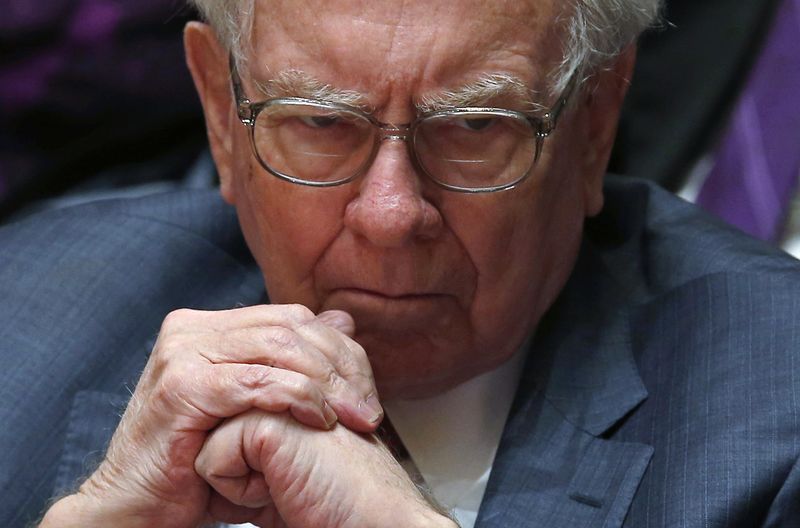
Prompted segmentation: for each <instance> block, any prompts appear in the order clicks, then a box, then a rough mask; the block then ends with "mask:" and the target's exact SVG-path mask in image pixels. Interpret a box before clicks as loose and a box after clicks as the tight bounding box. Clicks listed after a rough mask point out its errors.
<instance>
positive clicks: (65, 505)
mask: <svg viewBox="0 0 800 528" xmlns="http://www.w3.org/2000/svg"><path fill="white" fill-rule="evenodd" d="M107 526H114V527H118V528H138V527H140V526H142V527H144V526H146V523H144V522H136V519H135V517H131V516H129V515H127V514H126V513H125V512H123V511H118V510H115V509H114V508H113V507H109V506H108V505H107V504H105V503H103V502H102V501H97V500H93V499H91V498H90V497H87V496H85V495H84V494H82V493H80V492H78V493H76V494H74V495H68V496H66V497H64V498H62V499H59V500H58V502H56V503H55V504H53V506H51V507H50V509H49V510H47V513H46V514H45V516H44V519H43V520H42V522H41V524H40V525H39V528H79V527H83V528H101V527H107Z"/></svg>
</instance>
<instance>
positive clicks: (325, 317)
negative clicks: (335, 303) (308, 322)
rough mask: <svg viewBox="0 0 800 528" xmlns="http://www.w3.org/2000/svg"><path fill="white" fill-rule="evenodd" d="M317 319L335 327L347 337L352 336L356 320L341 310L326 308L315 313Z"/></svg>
mask: <svg viewBox="0 0 800 528" xmlns="http://www.w3.org/2000/svg"><path fill="white" fill-rule="evenodd" d="M317 320H319V321H322V322H323V323H325V324H326V325H328V326H330V327H332V328H335V329H336V330H338V331H340V332H341V333H343V334H345V335H346V336H348V337H353V336H354V335H355V333H356V322H355V321H354V320H353V317H352V316H351V315H350V314H349V313H347V312H344V311H342V310H328V311H326V312H322V313H320V314H319V315H317Z"/></svg>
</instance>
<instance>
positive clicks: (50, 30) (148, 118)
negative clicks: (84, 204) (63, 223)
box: [0, 0, 777, 222]
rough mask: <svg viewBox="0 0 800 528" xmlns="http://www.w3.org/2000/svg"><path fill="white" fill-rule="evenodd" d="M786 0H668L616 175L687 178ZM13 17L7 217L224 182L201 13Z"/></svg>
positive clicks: (6, 86) (132, 8) (78, 4)
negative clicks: (208, 122) (202, 51)
mask: <svg viewBox="0 0 800 528" xmlns="http://www.w3.org/2000/svg"><path fill="white" fill-rule="evenodd" d="M776 5H777V2H776V1H775V0H705V1H703V2H698V1H697V0H670V1H669V3H668V5H667V9H666V12H665V16H664V22H663V24H662V25H661V27H659V28H656V29H654V30H652V31H650V32H649V33H647V34H646V35H645V36H644V37H643V38H642V40H641V43H640V53H639V62H638V64H637V69H636V73H635V77H634V80H633V85H632V88H631V91H630V95H629V98H628V100H627V102H626V105H625V109H624V114H623V118H622V121H621V125H620V130H619V136H618V140H617V143H616V145H615V149H614V154H613V159H612V166H611V169H612V170H613V171H614V172H619V173H626V174H632V175H636V176H641V177H645V178H649V179H652V180H655V181H657V182H659V183H660V184H661V185H663V186H665V187H666V188H668V189H671V190H676V189H678V188H680V187H681V186H682V185H683V184H684V183H685V180H686V178H687V174H688V172H689V171H690V169H691V167H692V166H693V164H695V163H696V162H697V160H698V158H699V157H700V156H702V155H703V153H705V152H708V151H709V149H712V148H713V145H714V142H715V141H716V139H717V137H718V136H719V135H720V133H721V131H722V130H723V129H724V127H725V125H726V122H727V119H728V115H729V113H730V111H731V108H732V107H733V105H734V103H735V101H736V98H737V94H738V93H739V91H740V89H741V87H742V85H743V82H744V80H745V79H746V74H747V72H748V70H749V69H750V67H751V66H752V64H753V61H754V59H755V57H757V55H758V52H759V49H760V45H761V43H762V41H763V38H764V35H765V33H766V31H767V29H768V28H769V26H770V21H771V19H772V17H773V14H774V12H775V7H776ZM3 12H4V14H3V16H2V17H0V222H2V221H4V220H7V219H9V218H11V217H12V216H13V215H20V214H22V213H23V212H28V211H31V210H35V209H37V208H41V207H48V206H53V205H58V204H63V203H68V202H69V198H68V197H70V196H75V197H87V196H88V197H93V196H105V195H108V194H113V193H115V192H129V191H130V192H140V193H142V192H151V191H154V190H158V189H163V188H168V187H170V186H179V185H182V184H183V183H184V182H185V180H186V179H187V177H190V179H191V174H192V173H193V172H192V168H193V167H196V164H197V160H198V159H200V160H201V164H204V165H203V167H205V174H206V176H204V177H203V178H201V180H202V181H201V182H200V183H199V185H211V184H213V181H212V180H213V177H212V179H209V178H208V176H207V174H208V173H213V170H212V169H209V167H210V161H209V158H208V156H207V154H206V155H205V157H203V156H202V154H203V153H204V152H205V150H206V139H205V133H204V124H203V119H202V113H201V109H200V105H199V102H198V100H197V97H196V95H195V93H194V88H193V86H192V83H191V79H190V77H189V74H188V72H187V69H186V67H185V64H184V58H183V49H182V42H181V35H182V28H183V26H184V24H185V23H186V21H187V20H189V19H192V18H194V17H195V13H193V12H192V11H191V10H190V9H189V8H187V7H186V6H185V5H184V4H183V3H182V2H180V1H179V0H166V1H165V0H137V1H133V0H40V1H38V2H31V1H30V0H6V2H5V9H4V10H3ZM195 172H197V171H195ZM187 175H188V176H187ZM192 184H193V185H198V182H197V181H196V179H195V181H194V183H192ZM65 197H67V198H65Z"/></svg>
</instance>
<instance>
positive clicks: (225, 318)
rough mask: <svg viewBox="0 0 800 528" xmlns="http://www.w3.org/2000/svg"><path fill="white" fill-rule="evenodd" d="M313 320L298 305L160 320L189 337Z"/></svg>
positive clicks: (177, 314) (180, 313)
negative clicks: (205, 333) (188, 333)
mask: <svg viewBox="0 0 800 528" xmlns="http://www.w3.org/2000/svg"><path fill="white" fill-rule="evenodd" d="M315 318H316V315H315V314H314V312H312V311H311V310H310V309H309V308H307V307H305V306H303V305H301V304H258V305H254V306H244V307H241V308H232V309H230V310H190V309H187V308H182V309H179V310H175V311H173V312H170V313H169V315H167V317H166V318H165V319H164V323H163V324H162V331H163V330H164V329H165V328H168V329H170V330H174V331H186V332H192V333H203V332H224V331H227V330H233V329H237V328H248V327H258V326H272V325H281V326H285V327H287V328H292V327H294V326H296V325H301V324H304V323H306V322H308V321H311V320H313V319H315Z"/></svg>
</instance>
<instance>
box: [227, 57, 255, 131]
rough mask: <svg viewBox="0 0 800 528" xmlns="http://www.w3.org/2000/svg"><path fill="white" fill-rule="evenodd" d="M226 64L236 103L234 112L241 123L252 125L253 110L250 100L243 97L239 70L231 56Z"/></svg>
mask: <svg viewBox="0 0 800 528" xmlns="http://www.w3.org/2000/svg"><path fill="white" fill-rule="evenodd" d="M228 64H229V67H230V71H231V88H232V89H233V97H234V100H235V101H236V112H237V114H239V119H240V120H241V121H242V123H244V124H245V125H252V124H253V109H252V107H251V106H250V99H248V98H247V96H245V95H244V90H242V79H241V77H239V70H238V69H237V68H236V59H234V58H233V54H231V55H229V56H228Z"/></svg>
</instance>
